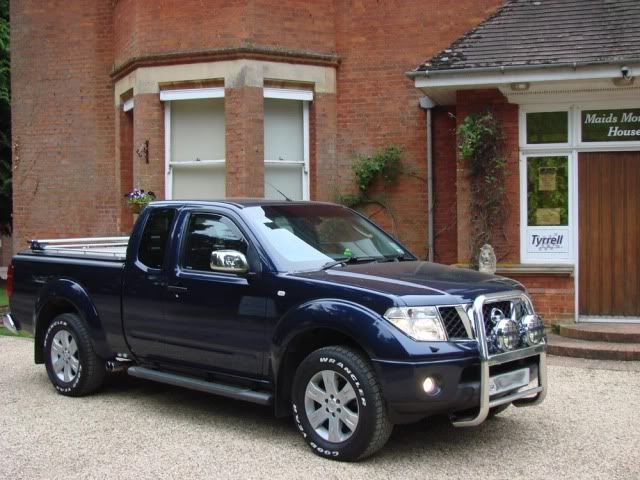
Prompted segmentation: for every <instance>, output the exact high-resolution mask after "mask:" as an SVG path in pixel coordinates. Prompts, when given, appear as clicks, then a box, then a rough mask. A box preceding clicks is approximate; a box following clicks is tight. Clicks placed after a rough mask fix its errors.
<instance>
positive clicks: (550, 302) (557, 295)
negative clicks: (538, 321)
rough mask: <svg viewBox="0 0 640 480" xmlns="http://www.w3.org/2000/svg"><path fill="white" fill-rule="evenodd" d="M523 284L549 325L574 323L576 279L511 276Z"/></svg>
mask: <svg viewBox="0 0 640 480" xmlns="http://www.w3.org/2000/svg"><path fill="white" fill-rule="evenodd" d="M510 277H512V278H514V279H515V280H518V281H519V282H520V283H522V284H523V285H524V286H525V287H527V290H529V293H530V294H531V298H532V300H533V305H534V308H535V309H536V312H538V313H539V314H541V315H543V316H544V321H545V323H546V324H547V325H550V324H551V323H557V322H566V321H569V322H570V321H573V319H574V314H575V303H574V299H575V283H574V278H573V277H570V276H568V275H567V276H563V275H557V276H554V275H530V274H527V275H510Z"/></svg>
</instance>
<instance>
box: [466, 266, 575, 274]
mask: <svg viewBox="0 0 640 480" xmlns="http://www.w3.org/2000/svg"><path fill="white" fill-rule="evenodd" d="M454 266H455V267H459V268H469V265H468V264H463V263H457V264H454ZM574 274H575V267H574V266H573V265H564V264H533V263H532V264H525V263H502V264H498V266H497V268H496V275H504V276H509V275H549V276H566V277H573V276H574Z"/></svg>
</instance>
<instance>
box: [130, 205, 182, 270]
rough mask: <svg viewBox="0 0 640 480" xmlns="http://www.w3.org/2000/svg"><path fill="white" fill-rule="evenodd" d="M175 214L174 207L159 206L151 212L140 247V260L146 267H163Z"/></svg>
mask: <svg viewBox="0 0 640 480" xmlns="http://www.w3.org/2000/svg"><path fill="white" fill-rule="evenodd" d="M175 214H176V212H175V210H174V209H173V208H159V209H155V210H153V211H152V212H151V213H150V214H149V217H148V218H147V222H146V223H145V226H144V230H143V231H142V238H141V239H140V246H139V247H138V261H139V262H141V263H142V264H144V265H145V266H146V267H148V268H154V269H161V268H162V264H163V263H164V258H165V254H166V251H167V241H168V240H169V232H170V230H171V225H172V224H173V219H174V218H175Z"/></svg>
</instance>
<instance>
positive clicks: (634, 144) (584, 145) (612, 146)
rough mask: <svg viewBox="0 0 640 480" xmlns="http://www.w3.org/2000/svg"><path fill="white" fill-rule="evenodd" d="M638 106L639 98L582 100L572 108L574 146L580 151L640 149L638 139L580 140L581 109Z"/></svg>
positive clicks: (633, 107)
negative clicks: (608, 100) (607, 100)
mask: <svg viewBox="0 0 640 480" xmlns="http://www.w3.org/2000/svg"><path fill="white" fill-rule="evenodd" d="M638 108H640V100H638V99H633V100H631V99H629V100H613V101H610V102H602V101H598V102H584V103H581V104H579V105H575V106H574V108H573V114H574V119H573V120H574V122H573V124H574V128H575V138H576V148H577V149H580V150H582V151H588V152H593V151H600V152H602V151H625V150H640V140H631V141H626V142H625V141H620V142H583V141H582V111H583V110H625V109H638Z"/></svg>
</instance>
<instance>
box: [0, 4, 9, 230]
mask: <svg viewBox="0 0 640 480" xmlns="http://www.w3.org/2000/svg"><path fill="white" fill-rule="evenodd" d="M10 231H11V78H10V75H9V1H8V0H0V233H9V232H10Z"/></svg>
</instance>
